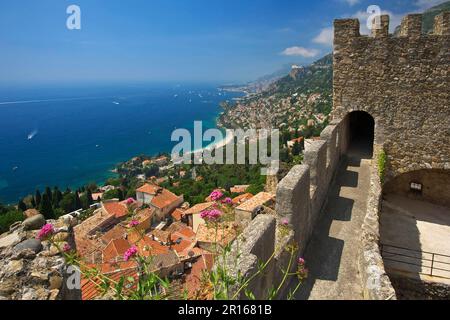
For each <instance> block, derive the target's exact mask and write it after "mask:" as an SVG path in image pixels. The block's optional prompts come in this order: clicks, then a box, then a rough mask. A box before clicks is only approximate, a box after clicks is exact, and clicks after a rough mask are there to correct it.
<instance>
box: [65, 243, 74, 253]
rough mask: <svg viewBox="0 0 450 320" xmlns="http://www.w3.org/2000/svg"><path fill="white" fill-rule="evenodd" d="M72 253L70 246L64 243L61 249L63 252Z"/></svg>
mask: <svg viewBox="0 0 450 320" xmlns="http://www.w3.org/2000/svg"><path fill="white" fill-rule="evenodd" d="M70 251H72V247H71V246H70V244H68V243H66V244H65V245H64V247H63V252H66V253H67V252H70Z"/></svg>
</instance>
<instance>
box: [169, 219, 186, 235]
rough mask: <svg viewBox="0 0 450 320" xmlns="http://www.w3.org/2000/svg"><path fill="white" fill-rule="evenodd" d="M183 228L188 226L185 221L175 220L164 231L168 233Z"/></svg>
mask: <svg viewBox="0 0 450 320" xmlns="http://www.w3.org/2000/svg"><path fill="white" fill-rule="evenodd" d="M184 228H189V227H188V226H187V225H186V224H185V223H183V222H181V221H177V222H174V223H172V224H171V225H170V226H169V227H167V229H166V231H168V232H170V233H174V232H177V231H179V230H182V229H184Z"/></svg>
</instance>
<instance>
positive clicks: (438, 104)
mask: <svg viewBox="0 0 450 320" xmlns="http://www.w3.org/2000/svg"><path fill="white" fill-rule="evenodd" d="M449 20H450V12H444V13H441V14H440V15H438V16H437V17H436V20H435V26H434V32H433V33H432V34H422V33H421V30H422V16H421V15H420V14H413V15H408V16H406V17H405V18H404V19H403V21H402V24H401V33H400V36H398V37H395V36H393V35H390V34H389V31H388V30H389V16H387V15H386V16H385V15H384V16H382V17H381V25H380V28H378V29H374V30H373V33H372V36H371V37H370V36H363V35H360V32H359V30H360V24H359V21H358V20H357V19H345V20H336V21H335V23H334V29H335V37H334V63H333V67H334V83H333V91H334V102H333V103H334V110H333V118H334V119H344V118H345V117H346V115H347V114H348V113H350V112H352V111H356V110H360V111H365V112H367V113H369V114H370V115H371V116H372V117H373V118H374V120H375V143H376V144H379V145H384V148H385V151H386V154H387V156H388V167H387V172H386V178H387V180H389V179H391V178H394V177H395V176H397V175H399V174H402V173H405V172H409V171H414V170H419V169H450V159H449V157H450V105H449V103H450V97H449V93H450V92H449V83H450V81H449V80H450V79H449V61H450V52H449V43H450V22H449Z"/></svg>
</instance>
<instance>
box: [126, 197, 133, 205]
mask: <svg viewBox="0 0 450 320" xmlns="http://www.w3.org/2000/svg"><path fill="white" fill-rule="evenodd" d="M133 203H134V199H133V198H128V199H127V201H126V204H127V205H130V204H133Z"/></svg>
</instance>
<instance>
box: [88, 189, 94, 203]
mask: <svg viewBox="0 0 450 320" xmlns="http://www.w3.org/2000/svg"><path fill="white" fill-rule="evenodd" d="M86 199H87V204H88V206H90V205H91V204H93V203H94V199H92V191H91V190H89V189H87V191H86Z"/></svg>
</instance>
